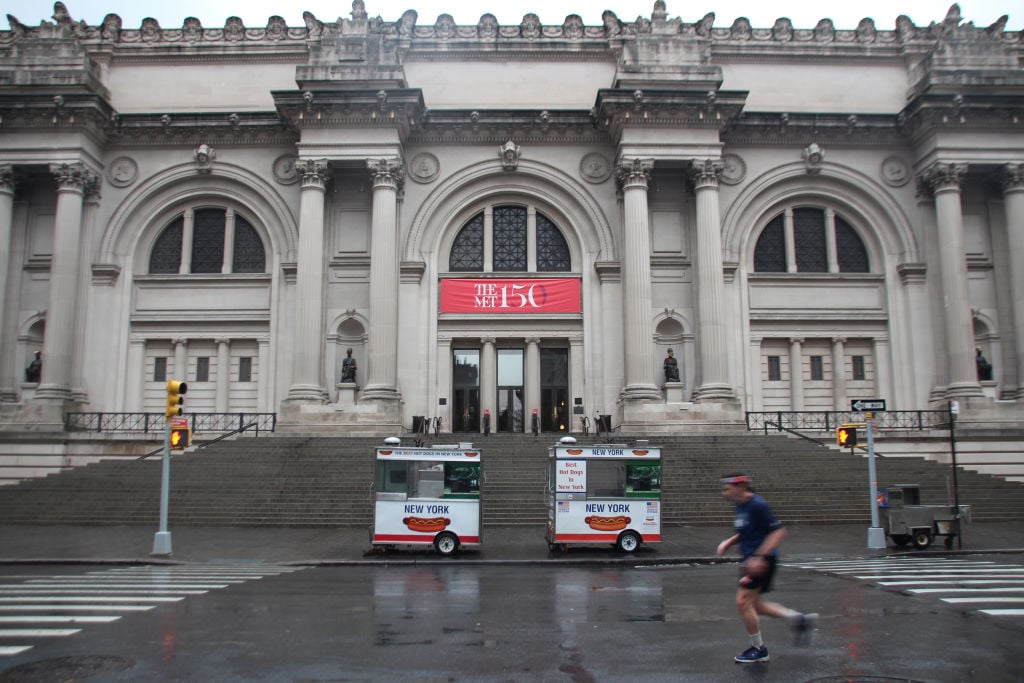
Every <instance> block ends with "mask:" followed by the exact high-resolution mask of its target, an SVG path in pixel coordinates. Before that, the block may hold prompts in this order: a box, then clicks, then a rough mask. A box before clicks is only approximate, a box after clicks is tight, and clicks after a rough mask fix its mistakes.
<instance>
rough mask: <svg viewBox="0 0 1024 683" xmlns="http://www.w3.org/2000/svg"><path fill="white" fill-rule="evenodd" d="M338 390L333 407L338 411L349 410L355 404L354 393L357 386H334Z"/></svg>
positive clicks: (357, 388)
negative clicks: (336, 399) (336, 407)
mask: <svg viewBox="0 0 1024 683" xmlns="http://www.w3.org/2000/svg"><path fill="white" fill-rule="evenodd" d="M334 388H335V389H337V390H338V401H337V403H336V404H335V405H337V406H338V410H345V409H346V408H351V407H352V406H354V405H355V404H356V392H357V391H359V386H358V385H357V384H356V383H355V382H340V383H338V384H336V385H335V386H334Z"/></svg>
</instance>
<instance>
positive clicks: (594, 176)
mask: <svg viewBox="0 0 1024 683" xmlns="http://www.w3.org/2000/svg"><path fill="white" fill-rule="evenodd" d="M611 174H612V165H611V164H610V163H609V162H608V159H607V158H605V156H604V155H603V154H598V153H597V152H591V153H590V154H588V155H586V156H585V157H583V159H581V160H580V175H581V176H583V179H584V180H586V181H587V182H588V183H603V182H604V181H606V180H608V178H609V177H610V176H611Z"/></svg>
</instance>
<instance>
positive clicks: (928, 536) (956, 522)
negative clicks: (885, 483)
mask: <svg viewBox="0 0 1024 683" xmlns="http://www.w3.org/2000/svg"><path fill="white" fill-rule="evenodd" d="M878 512H879V515H880V517H881V523H882V527H883V528H884V529H885V533H886V535H887V536H888V537H889V538H891V539H892V542H893V543H895V544H896V545H898V546H905V545H907V544H908V543H909V544H913V546H914V547H915V548H918V549H921V550H923V549H925V548H927V547H929V546H930V545H931V544H932V541H933V540H934V539H935V538H937V537H939V536H944V537H945V545H946V547H947V548H952V547H953V540H954V539H955V538H956V537H957V534H959V533H960V522H961V520H966V521H970V513H971V506H970V505H961V506H960V511H959V514H957V510H956V508H955V507H954V506H951V505H921V487H920V485H918V484H895V485H893V486H890V487H889V488H887V489H885V490H884V491H880V492H879V501H878Z"/></svg>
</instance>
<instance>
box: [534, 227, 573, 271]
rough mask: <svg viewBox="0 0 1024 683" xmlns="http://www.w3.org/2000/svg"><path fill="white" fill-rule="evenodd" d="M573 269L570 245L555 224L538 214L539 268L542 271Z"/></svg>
mask: <svg viewBox="0 0 1024 683" xmlns="http://www.w3.org/2000/svg"><path fill="white" fill-rule="evenodd" d="M571 269H572V259H571V258H570V256H569V245H568V244H566V242H565V237H563V236H562V233H561V232H560V231H559V230H558V228H556V227H555V224H554V223H552V222H551V221H549V220H548V219H547V217H546V216H544V215H542V214H539V213H538V214H537V270H538V271H541V272H562V273H564V272H568V271H569V270H571Z"/></svg>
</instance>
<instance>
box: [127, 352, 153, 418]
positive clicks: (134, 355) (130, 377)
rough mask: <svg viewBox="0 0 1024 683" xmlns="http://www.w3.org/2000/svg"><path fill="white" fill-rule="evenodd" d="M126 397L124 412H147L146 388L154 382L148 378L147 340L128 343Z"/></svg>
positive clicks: (150, 376) (151, 378)
mask: <svg viewBox="0 0 1024 683" xmlns="http://www.w3.org/2000/svg"><path fill="white" fill-rule="evenodd" d="M125 366H126V368H127V371H126V372H125V396H124V405H123V406H122V407H121V409H122V410H124V411H125V412H129V413H137V412H138V413H141V412H146V397H145V393H146V392H145V391H144V389H145V386H146V382H150V381H152V380H153V376H152V375H149V376H148V377H147V376H146V340H145V339H138V338H133V339H130V340H129V341H128V362H127V363H126V364H125Z"/></svg>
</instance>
